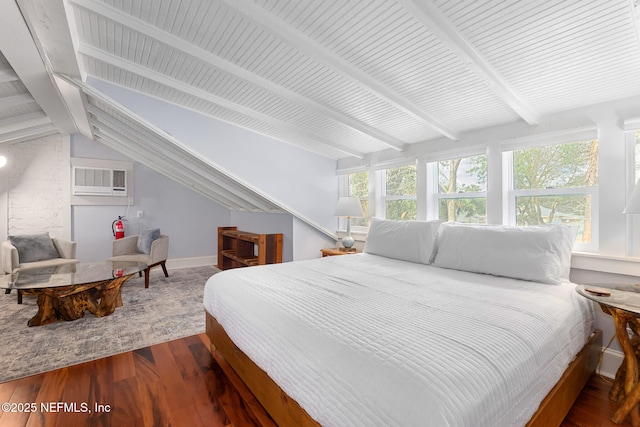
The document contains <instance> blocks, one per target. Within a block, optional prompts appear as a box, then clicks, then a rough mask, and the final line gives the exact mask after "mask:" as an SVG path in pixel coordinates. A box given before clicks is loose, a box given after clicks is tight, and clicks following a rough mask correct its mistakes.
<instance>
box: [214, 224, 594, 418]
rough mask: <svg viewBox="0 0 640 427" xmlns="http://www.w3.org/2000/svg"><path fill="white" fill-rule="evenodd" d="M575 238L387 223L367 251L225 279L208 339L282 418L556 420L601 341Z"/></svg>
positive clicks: (561, 232) (219, 278) (217, 287)
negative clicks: (575, 271) (572, 270)
mask: <svg viewBox="0 0 640 427" xmlns="http://www.w3.org/2000/svg"><path fill="white" fill-rule="evenodd" d="M492 233H493V234H492ZM496 233H497V234H496ZM425 236H426V237H425ZM558 236H560V238H558ZM567 241H568V242H569V243H567ZM570 243H572V235H571V232H570V229H568V228H554V229H551V228H549V227H547V228H545V229H544V230H543V229H541V228H536V229H534V228H531V229H526V228H522V227H520V228H517V229H516V228H505V227H491V226H484V227H469V226H462V225H459V224H444V225H442V224H439V223H436V222H420V221H414V222H411V223H408V222H407V223H402V224H401V223H396V222H392V221H378V222H374V224H372V227H371V229H370V233H369V237H368V240H367V247H365V253H362V254H357V255H348V256H339V257H325V258H319V259H314V260H308V261H298V262H292V263H285V264H276V265H268V266H260V267H251V268H245V269H236V270H229V271H225V272H221V273H218V274H216V275H214V276H212V277H211V278H210V279H209V280H208V282H207V284H206V287H205V296H204V304H205V309H206V316H207V333H208V335H209V337H210V338H211V341H212V351H214V353H215V354H216V355H217V357H220V358H224V360H226V361H227V362H228V363H229V364H230V365H231V366H232V367H233V369H234V370H235V371H236V372H237V373H238V375H239V376H240V377H241V378H242V380H243V381H244V382H245V383H246V384H247V386H248V387H249V388H250V389H251V391H252V392H253V393H254V395H255V396H256V398H257V399H258V400H259V401H260V402H261V403H262V405H263V406H264V407H265V409H266V410H267V411H268V412H269V413H270V414H271V416H272V417H273V418H274V420H275V421H276V422H277V423H278V424H280V425H322V426H394V425H395V426H414V425H415V426H424V425H429V426H524V425H527V424H528V423H529V424H530V425H552V424H556V425H557V424H559V423H560V422H561V421H562V419H563V418H564V415H565V414H566V411H567V410H568V408H569V407H570V406H571V404H572V402H573V400H574V399H575V397H577V394H578V393H579V391H580V389H581V388H582V386H583V385H584V383H585V382H586V379H587V378H588V376H589V375H590V373H591V372H592V371H593V369H594V368H595V363H596V361H597V356H598V352H599V350H600V346H601V344H600V342H599V339H600V335H599V334H598V333H594V329H593V322H594V320H593V316H594V314H593V306H592V304H591V303H590V302H589V301H587V300H586V299H584V298H582V297H580V296H579V295H578V294H577V293H576V292H575V289H574V288H575V285H574V284H572V283H571V282H569V281H568V266H567V265H566V263H567V253H566V252H567V247H568V256H569V259H570V250H571V246H570ZM513 245H515V247H516V248H517V249H515V250H514V246H513ZM567 245H568V246H567ZM492 249H496V250H492ZM514 252H515V253H517V254H520V255H519V256H518V255H514ZM545 252H548V253H551V254H552V255H549V256H546V257H545V256H542V255H541V253H543V255H544V253H545ZM496 255H498V256H499V257H500V259H501V261H500V262H497V261H496ZM470 257H471V258H473V260H471V261H469V258H470ZM487 257H488V259H490V260H491V259H492V260H493V262H489V261H488V260H487ZM523 257H524V259H522V260H519V259H518V258H523ZM492 264H493V265H492ZM497 264H501V265H497ZM496 269H498V270H496ZM471 270H483V271H471ZM487 270H488V271H487ZM499 273H500V274H499ZM518 275H520V276H524V279H523V278H522V277H513V276H518ZM531 279H536V280H531Z"/></svg>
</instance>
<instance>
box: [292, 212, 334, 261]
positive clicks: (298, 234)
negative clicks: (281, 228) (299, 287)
mask: <svg viewBox="0 0 640 427" xmlns="http://www.w3.org/2000/svg"><path fill="white" fill-rule="evenodd" d="M293 235H294V237H295V238H294V239H293V255H294V256H293V259H294V261H300V260H305V259H313V258H318V257H320V256H321V253H320V249H323V248H333V247H335V246H336V244H337V243H336V241H335V240H334V239H331V238H330V237H329V236H327V235H326V234H323V233H320V232H319V231H318V230H316V229H314V228H313V227H310V226H309V225H308V224H306V223H305V222H303V221H300V220H299V219H297V218H294V219H293Z"/></svg>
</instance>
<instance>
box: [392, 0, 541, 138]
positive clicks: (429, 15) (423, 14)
mask: <svg viewBox="0 0 640 427" xmlns="http://www.w3.org/2000/svg"><path fill="white" fill-rule="evenodd" d="M398 2H399V3H400V4H402V5H403V6H404V7H405V8H406V9H407V10H408V11H409V12H411V14H412V15H413V16H415V17H416V19H418V20H419V21H420V22H421V23H422V25H424V26H425V27H426V28H427V29H428V30H429V31H431V32H432V33H433V35H435V36H436V37H437V38H438V39H439V40H440V41H441V42H442V43H443V44H444V45H445V46H447V47H448V48H449V49H450V50H451V51H452V52H453V53H454V54H456V55H457V56H458V58H460V59H461V60H462V61H463V62H464V63H465V64H467V65H468V66H469V67H470V68H471V69H472V70H473V71H474V72H475V73H476V75H477V76H478V77H480V78H481V79H482V80H483V81H484V82H485V83H486V84H487V86H488V87H489V88H490V89H491V90H492V91H493V92H494V93H495V94H496V95H497V96H498V97H499V98H500V99H502V100H503V102H505V103H506V104H507V105H508V106H509V107H511V109H512V110H513V111H515V112H516V114H518V115H519V116H520V117H521V118H522V119H524V121H526V122H527V123H528V124H530V125H535V124H538V123H539V122H540V118H541V114H540V113H539V112H537V111H536V110H535V109H534V108H533V107H532V106H531V105H530V104H529V103H527V102H526V101H525V100H524V99H523V98H522V97H521V96H520V95H519V94H518V92H517V91H516V90H515V89H514V88H513V87H512V86H511V85H510V84H509V82H508V81H507V80H506V79H505V78H504V77H503V76H502V75H500V73H499V72H498V70H496V69H495V68H494V67H493V66H492V65H491V64H490V63H489V61H487V60H486V58H485V57H484V56H483V55H482V54H481V53H480V52H479V51H478V50H477V49H476V48H475V46H473V45H472V44H471V43H470V42H469V40H467V39H466V38H465V37H464V35H462V34H461V33H460V32H459V31H458V30H457V29H456V28H455V26H454V25H453V24H452V23H451V22H450V21H449V20H448V19H447V17H446V16H444V14H443V13H442V12H440V10H439V9H438V8H437V7H436V6H435V5H434V4H433V2H432V1H431V0H398Z"/></svg>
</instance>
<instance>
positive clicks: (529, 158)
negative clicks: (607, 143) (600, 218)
mask: <svg viewBox="0 0 640 427" xmlns="http://www.w3.org/2000/svg"><path fill="white" fill-rule="evenodd" d="M513 165H514V166H513V167H514V188H515V189H516V190H543V192H544V190H550V189H562V188H580V187H594V186H596V185H597V183H598V141H597V140H591V141H581V142H574V143H569V144H559V145H552V146H545V147H535V148H529V149H526V150H518V151H514V153H513ZM591 210H592V206H591V197H590V196H588V195H571V194H548V195H535V196H527V197H523V196H520V197H517V198H516V222H517V224H518V225H537V224H569V225H573V226H576V227H578V236H577V238H576V241H579V242H584V243H588V242H591V217H592V215H591Z"/></svg>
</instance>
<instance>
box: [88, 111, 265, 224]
mask: <svg viewBox="0 0 640 427" xmlns="http://www.w3.org/2000/svg"><path fill="white" fill-rule="evenodd" d="M100 120H102V119H100ZM92 124H93V126H94V134H95V139H96V140H97V141H100V142H102V143H105V142H106V141H108V142H109V144H107V145H109V146H111V147H112V148H116V149H117V151H118V152H120V153H123V154H126V155H127V156H128V157H130V158H131V159H132V160H135V161H136V162H139V163H141V164H143V165H145V166H147V167H149V168H151V169H153V170H155V171H157V172H159V173H161V174H163V175H165V176H167V177H169V178H171V179H172V180H174V181H177V182H179V183H181V184H183V185H184V186H186V187H188V188H191V189H194V190H195V191H197V192H198V193H200V194H202V195H203V196H205V197H207V198H210V199H212V200H214V201H216V202H217V203H220V204H221V205H223V206H225V207H227V208H229V209H233V210H246V211H256V212H258V211H260V212H265V211H263V210H261V209H258V208H256V207H255V206H253V205H251V204H250V203H246V202H244V201H242V200H237V199H236V200H232V198H231V197H228V196H229V194H228V193H227V194H222V192H221V191H219V190H220V189H222V187H220V186H216V185H214V184H213V183H211V182H209V181H208V180H207V179H206V178H204V177H202V176H200V175H199V174H197V173H195V172H193V171H192V170H190V169H185V168H183V167H180V166H179V165H178V164H177V163H175V162H174V161H172V160H171V159H168V158H165V157H163V156H158V155H157V152H154V151H153V150H149V149H148V148H145V147H143V146H138V143H139V139H136V140H135V142H134V141H132V140H130V139H128V138H126V137H125V136H124V135H123V134H122V133H121V132H118V131H117V130H115V129H114V128H113V127H104V126H103V125H101V124H99V123H96V122H95V121H93V122H92Z"/></svg>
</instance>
